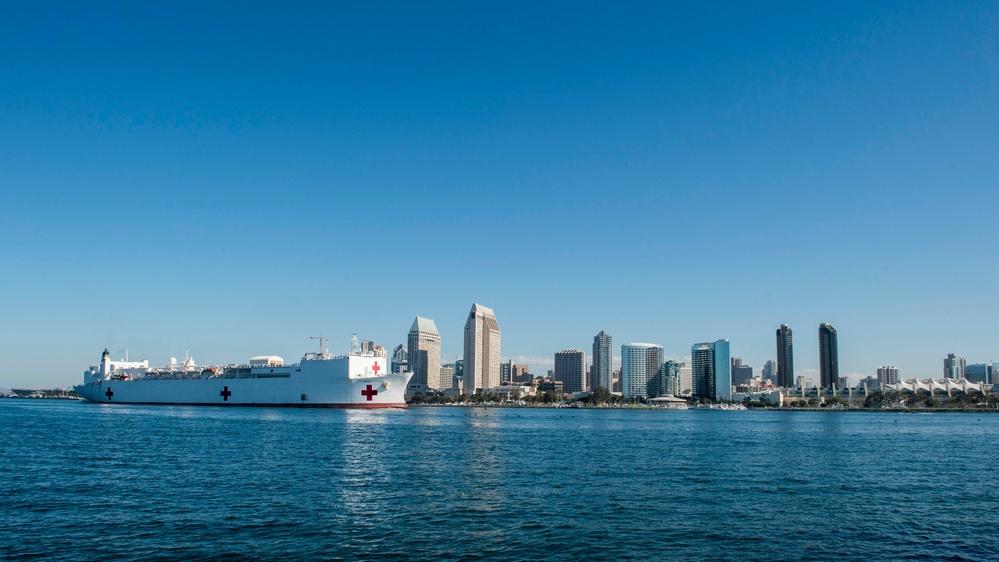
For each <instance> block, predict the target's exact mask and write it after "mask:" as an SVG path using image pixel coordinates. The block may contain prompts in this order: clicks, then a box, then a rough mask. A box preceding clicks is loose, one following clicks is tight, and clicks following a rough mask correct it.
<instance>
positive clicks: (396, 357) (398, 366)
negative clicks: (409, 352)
mask: <svg viewBox="0 0 999 562" xmlns="http://www.w3.org/2000/svg"><path fill="white" fill-rule="evenodd" d="M391 365H392V372H393V373H408V372H409V362H408V361H407V360H406V346H404V345H402V344H401V343H400V344H399V345H397V346H395V349H393V350H392V363H391Z"/></svg>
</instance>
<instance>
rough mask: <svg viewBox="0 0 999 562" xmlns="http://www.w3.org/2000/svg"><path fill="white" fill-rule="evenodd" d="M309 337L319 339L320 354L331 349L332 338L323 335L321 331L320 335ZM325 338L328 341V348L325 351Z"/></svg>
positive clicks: (324, 353)
mask: <svg viewBox="0 0 999 562" xmlns="http://www.w3.org/2000/svg"><path fill="white" fill-rule="evenodd" d="M309 339H310V340H319V355H326V354H327V353H329V351H330V350H329V342H330V339H329V338H327V337H323V334H322V333H320V334H319V335H318V336H312V337H310V338H309ZM324 340H325V341H326V350H325V351H324V350H323V341H324Z"/></svg>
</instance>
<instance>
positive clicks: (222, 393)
mask: <svg viewBox="0 0 999 562" xmlns="http://www.w3.org/2000/svg"><path fill="white" fill-rule="evenodd" d="M107 363H111V364H113V363H115V362H107ZM385 363H386V362H385V359H384V358H383V357H374V356H370V355H361V354H358V355H344V356H336V357H334V356H325V355H321V356H313V357H312V358H306V359H303V360H302V362H301V363H299V364H295V365H287V366H263V367H260V366H257V367H249V366H240V367H239V368H234V367H226V368H218V369H217V370H216V369H212V370H210V371H209V370H206V371H204V372H202V371H200V370H196V371H194V372H192V373H163V372H156V371H155V370H151V369H146V370H144V372H143V373H141V374H136V373H135V370H134V369H133V370H132V371H130V373H131V375H128V374H126V375H122V374H120V373H122V372H124V370H119V371H118V373H116V372H115V371H114V369H113V367H111V368H106V367H104V364H105V361H102V366H101V367H99V368H97V367H95V368H91V370H90V371H89V372H88V373H87V377H86V380H85V383H84V384H82V385H78V386H76V387H74V390H76V392H77V394H79V395H80V396H81V397H82V398H84V399H85V400H89V401H90V402H97V403H111V404H176V405H198V406H284V407H325V408H405V407H406V401H405V391H406V385H407V384H408V383H409V379H410V378H411V377H412V373H395V374H386V373H384V371H385V370H386V369H385V366H386V364H385Z"/></svg>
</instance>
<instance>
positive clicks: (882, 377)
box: [878, 365, 898, 385]
mask: <svg viewBox="0 0 999 562" xmlns="http://www.w3.org/2000/svg"><path fill="white" fill-rule="evenodd" d="M878 382H879V383H881V384H883V385H884V384H895V383H897V382H898V369H897V368H895V366H894V365H893V366H891V367H889V366H882V367H878Z"/></svg>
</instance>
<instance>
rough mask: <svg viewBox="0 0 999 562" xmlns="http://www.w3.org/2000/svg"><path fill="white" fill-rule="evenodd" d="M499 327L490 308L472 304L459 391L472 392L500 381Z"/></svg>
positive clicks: (492, 385)
mask: <svg viewBox="0 0 999 562" xmlns="http://www.w3.org/2000/svg"><path fill="white" fill-rule="evenodd" d="M499 366H500V329H499V324H497V323H496V315H495V314H494V313H493V309H491V308H487V307H485V306H482V305H481V304H478V303H476V304H473V305H472V310H471V312H469V313H468V320H467V321H466V322H465V355H464V357H462V376H461V381H462V392H464V393H465V394H469V395H471V394H475V392H476V391H478V390H481V389H483V388H494V387H497V386H499V384H500V373H499V369H500V367H499Z"/></svg>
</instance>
